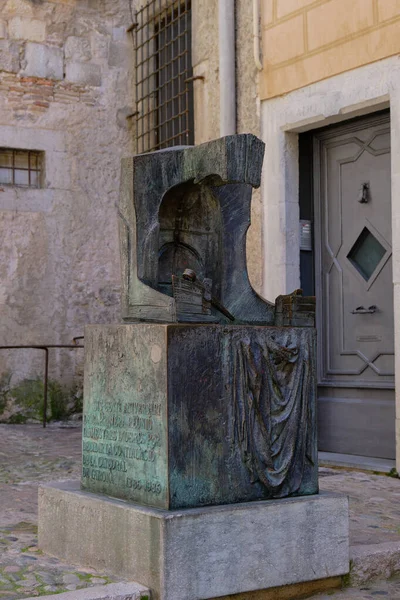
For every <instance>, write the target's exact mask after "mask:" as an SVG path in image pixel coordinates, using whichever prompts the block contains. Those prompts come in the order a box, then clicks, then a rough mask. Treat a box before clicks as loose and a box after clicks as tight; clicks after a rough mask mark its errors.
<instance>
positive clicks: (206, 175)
mask: <svg viewBox="0 0 400 600" xmlns="http://www.w3.org/2000/svg"><path fill="white" fill-rule="evenodd" d="M263 153H264V145H263V143H262V142H261V141H260V140H258V139H257V138H256V137H254V136H252V135H238V136H230V137H227V138H223V139H220V140H216V141H213V142H209V143H207V144H203V145H201V146H198V147H183V148H182V147H179V148H173V149H170V150H168V151H160V152H155V153H151V154H145V155H140V156H136V157H134V158H131V159H127V160H125V161H124V162H123V168H122V187H121V196H120V208H119V211H120V240H121V263H122V305H123V321H124V324H120V325H115V326H91V327H89V328H88V329H87V331H86V336H85V346H86V367H85V402H84V429H83V478H82V483H83V487H84V488H85V489H87V490H91V491H97V492H103V493H105V494H109V495H111V496H115V497H118V498H123V499H126V500H130V501H132V502H137V503H140V504H148V505H152V506H157V507H160V508H167V509H169V508H171V509H172V508H187V507H196V506H204V505H212V504H223V503H233V502H243V501H251V500H262V499H269V498H282V497H286V496H294V495H305V494H314V493H316V492H317V491H318V479H317V451H316V426H315V403H316V393H315V388H316V386H315V343H316V342H315V330H314V315H315V301H314V299H313V298H303V297H302V295H301V292H300V291H298V290H297V291H296V292H294V293H293V294H292V295H289V296H280V297H279V298H278V299H277V302H276V305H273V304H271V303H269V302H267V301H265V300H264V299H263V298H261V297H260V296H259V295H258V294H256V292H255V291H254V290H253V289H252V287H251V285H250V282H249V278H248V275H247V268H246V232H247V229H248V227H249V224H250V201H251V192H252V187H257V186H259V184H260V176H261V167H262V158H263Z"/></svg>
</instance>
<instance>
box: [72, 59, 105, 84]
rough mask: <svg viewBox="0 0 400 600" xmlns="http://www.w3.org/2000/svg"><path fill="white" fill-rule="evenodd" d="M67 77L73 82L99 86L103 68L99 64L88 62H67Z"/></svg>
mask: <svg viewBox="0 0 400 600" xmlns="http://www.w3.org/2000/svg"><path fill="white" fill-rule="evenodd" d="M65 78H66V80H67V81H70V82H71V83H77V84H79V85H89V86H92V87H99V86H101V68H100V66H99V65H94V64H88V63H81V62H71V63H67V65H66V69H65Z"/></svg>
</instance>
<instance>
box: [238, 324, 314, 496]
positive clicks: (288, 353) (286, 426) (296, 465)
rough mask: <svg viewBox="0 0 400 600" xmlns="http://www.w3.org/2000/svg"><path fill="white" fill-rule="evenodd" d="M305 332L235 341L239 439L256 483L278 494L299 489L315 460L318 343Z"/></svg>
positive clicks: (243, 457) (242, 452) (239, 338)
mask: <svg viewBox="0 0 400 600" xmlns="http://www.w3.org/2000/svg"><path fill="white" fill-rule="evenodd" d="M313 341H314V337H313V336H312V337H311V338H310V336H309V335H307V333H306V332H304V330H303V331H301V330H292V329H291V330H289V331H286V332H285V331H283V332H282V331H280V332H279V333H278V332H277V333H276V334H274V335H273V336H271V337H269V338H267V339H265V338H264V339H261V338H259V339H257V340H254V339H253V340H250V338H246V337H238V338H237V339H234V342H233V348H232V352H233V355H234V356H233V390H234V393H233V402H234V420H235V437H236V441H237V443H238V444H239V446H240V451H241V456H242V460H243V462H244V464H245V465H246V467H247V469H248V471H249V472H250V476H251V482H252V483H256V482H258V481H259V482H261V483H262V484H263V485H264V486H265V487H266V488H267V489H268V491H269V493H270V495H271V496H273V497H274V498H279V497H282V496H288V495H291V494H294V493H296V492H297V491H298V490H299V488H300V485H301V483H302V478H303V472H304V466H305V463H306V462H308V463H309V464H314V456H313V448H314V445H313V444H314V432H313V431H312V429H311V424H312V423H313V418H312V415H311V414H310V412H311V407H312V401H313V398H314V389H313V381H314V379H313V373H312V362H313V361H312V351H313V348H312V342H313Z"/></svg>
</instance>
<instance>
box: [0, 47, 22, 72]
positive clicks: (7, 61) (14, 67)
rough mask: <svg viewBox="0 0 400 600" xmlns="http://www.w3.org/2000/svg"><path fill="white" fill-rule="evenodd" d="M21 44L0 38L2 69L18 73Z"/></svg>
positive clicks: (0, 65)
mask: <svg viewBox="0 0 400 600" xmlns="http://www.w3.org/2000/svg"><path fill="white" fill-rule="evenodd" d="M19 51H20V44H19V43H18V42H13V41H10V40H0V71H7V72H8V73H18V71H19V70H20V67H21V64H20V59H19Z"/></svg>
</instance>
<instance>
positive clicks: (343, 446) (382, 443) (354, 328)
mask: <svg viewBox="0 0 400 600" xmlns="http://www.w3.org/2000/svg"><path fill="white" fill-rule="evenodd" d="M314 150H315V153H314V181H315V241H316V295H317V300H318V330H319V331H318V333H319V374H318V376H319V404H318V407H319V410H318V412H319V439H320V443H319V446H320V450H323V451H327V452H341V453H346V454H358V455H363V456H375V457H382V458H394V455H395V433H394V424H395V408H394V331H393V328H394V324H393V284H392V246H391V243H392V241H391V198H390V124H389V115H380V116H377V117H375V118H370V119H367V120H366V119H363V120H360V121H358V122H357V121H356V122H353V123H351V124H349V125H347V126H345V127H340V128H332V129H329V130H325V131H324V132H323V133H321V134H318V135H316V136H315V141H314Z"/></svg>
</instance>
